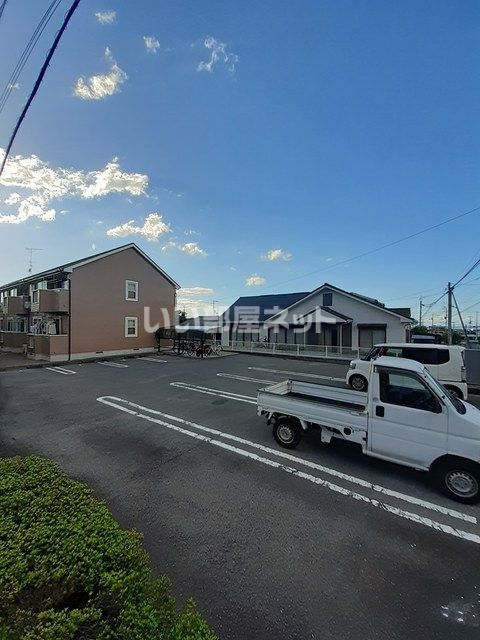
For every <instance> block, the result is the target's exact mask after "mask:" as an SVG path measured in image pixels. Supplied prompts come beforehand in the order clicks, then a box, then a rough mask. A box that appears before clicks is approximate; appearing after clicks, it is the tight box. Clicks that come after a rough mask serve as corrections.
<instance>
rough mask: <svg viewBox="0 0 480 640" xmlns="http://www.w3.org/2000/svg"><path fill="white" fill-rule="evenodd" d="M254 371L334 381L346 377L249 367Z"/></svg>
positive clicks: (340, 380)
mask: <svg viewBox="0 0 480 640" xmlns="http://www.w3.org/2000/svg"><path fill="white" fill-rule="evenodd" d="M248 368H249V369H252V370H253V371H266V372H268V373H281V374H282V375H287V376H288V375H293V376H302V377H303V378H318V379H320V380H333V381H334V382H345V378H332V376H321V375H319V374H318V373H303V371H285V370H283V369H266V368H264V367H248Z"/></svg>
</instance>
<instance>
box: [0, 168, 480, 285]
mask: <svg viewBox="0 0 480 640" xmlns="http://www.w3.org/2000/svg"><path fill="white" fill-rule="evenodd" d="M0 175H1V173H0ZM477 211H480V206H478V207H475V208H474V209H470V210H469V211H465V212H463V213H460V214H458V215H456V216H453V217H451V218H447V219H446V220H443V221H442V222H438V223H437V224H433V225H431V226H430V227H425V229H421V230H420V231H416V232H415V233H411V234H410V235H408V236H403V237H402V238H398V240H393V241H392V242H387V243H386V244H382V245H381V246H380V247H376V248H375V249H370V250H369V251H365V252H364V253H359V254H358V255H356V256H353V257H352V258H347V259H345V260H340V261H339V262H335V263H334V264H332V265H329V266H328V267H322V268H321V269H315V270H314V271H310V272H309V273H304V274H302V275H300V276H295V277H294V278H289V279H288V280H283V281H282V282H277V283H276V284H274V285H272V286H273V287H278V286H279V285H282V284H287V283H288V282H293V281H294V280H300V279H301V278H306V277H308V276H311V275H314V274H316V273H319V272H321V271H328V270H330V269H334V268H335V267H339V266H341V265H343V264H347V263H350V262H353V261H354V260H359V259H360V258H365V257H366V256H370V255H372V254H373V253H377V252H378V251H382V250H383V249H388V248H389V247H393V246H395V245H397V244H400V243H401V242H406V241H407V240H411V239H412V238H416V237H417V236H420V235H422V234H424V233H427V232H428V231H433V230H434V229H438V228H439V227H442V226H443V225H445V224H449V223H450V222H454V221H455V220H459V219H460V218H464V217H465V216H469V215H470V214H472V213H476V212H477Z"/></svg>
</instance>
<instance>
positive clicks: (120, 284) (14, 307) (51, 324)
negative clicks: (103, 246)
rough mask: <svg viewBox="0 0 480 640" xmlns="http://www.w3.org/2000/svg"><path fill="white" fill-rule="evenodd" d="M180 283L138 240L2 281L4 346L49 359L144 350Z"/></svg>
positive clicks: (166, 322)
mask: <svg viewBox="0 0 480 640" xmlns="http://www.w3.org/2000/svg"><path fill="white" fill-rule="evenodd" d="M178 287H179V285H178V284H177V283H176V282H175V280H173V279H172V278H171V277H170V276H169V275H167V274H166V273H165V272H164V271H163V269H161V268H160V267H159V266H158V265H157V264H156V263H155V262H154V261H153V260H152V259H151V258H149V257H148V256H147V255H146V254H145V253H144V252H143V251H142V250H141V249H139V248H138V247H137V246H136V245H135V244H133V243H131V244H127V245H124V246H122V247H118V248H117V249H112V250H110V251H105V252H103V253H98V254H96V255H93V256H89V257H87V258H83V259H81V260H76V261H74V262H69V263H67V264H63V265H60V266H58V267H54V268H53V269H49V270H48V271H43V272H42V273H38V274H35V275H31V276H28V277H26V278H22V279H21V280H16V281H14V282H10V283H9V284H6V285H3V286H1V287H0V350H7V351H18V352H24V353H26V354H27V355H28V356H29V357H30V358H34V359H42V360H49V361H52V362H54V361H59V360H67V359H71V360H78V359H82V358H90V357H98V356H102V355H103V356H111V355H123V354H131V353H144V352H148V351H153V350H154V349H155V337H154V332H155V328H156V327H155V325H156V326H157V327H168V326H171V325H172V324H173V323H174V309H175V296H176V289H177V288H178Z"/></svg>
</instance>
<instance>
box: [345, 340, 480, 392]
mask: <svg viewBox="0 0 480 640" xmlns="http://www.w3.org/2000/svg"><path fill="white" fill-rule="evenodd" d="M380 356H390V357H394V358H407V359H409V360H416V361H417V362H420V363H421V364H424V365H425V366H426V368H427V369H428V370H429V371H430V373H431V374H432V376H433V377H434V378H436V379H437V380H438V381H439V382H440V383H441V384H443V386H444V387H445V388H446V389H448V390H449V391H450V392H451V393H453V394H454V395H455V396H457V398H460V399H461V400H466V399H467V395H468V388H467V382H466V380H467V370H466V368H465V349H464V347H457V346H452V345H446V344H415V343H396V344H394V343H383V344H376V345H375V346H374V347H372V348H371V350H370V351H369V352H368V353H367V355H366V356H363V358H361V359H357V360H352V362H351V363H350V369H349V370H348V373H347V377H346V382H347V384H348V385H350V387H352V389H355V391H366V390H367V387H368V382H367V380H368V372H369V369H370V367H369V362H370V360H375V359H376V358H379V357H380Z"/></svg>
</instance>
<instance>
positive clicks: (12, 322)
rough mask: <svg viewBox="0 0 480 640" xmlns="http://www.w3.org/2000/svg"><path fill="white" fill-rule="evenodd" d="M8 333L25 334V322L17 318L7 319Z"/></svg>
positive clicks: (10, 317)
mask: <svg viewBox="0 0 480 640" xmlns="http://www.w3.org/2000/svg"><path fill="white" fill-rule="evenodd" d="M7 331H15V332H16V333H25V320H24V319H23V318H17V317H16V316H9V317H8V318H7Z"/></svg>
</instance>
